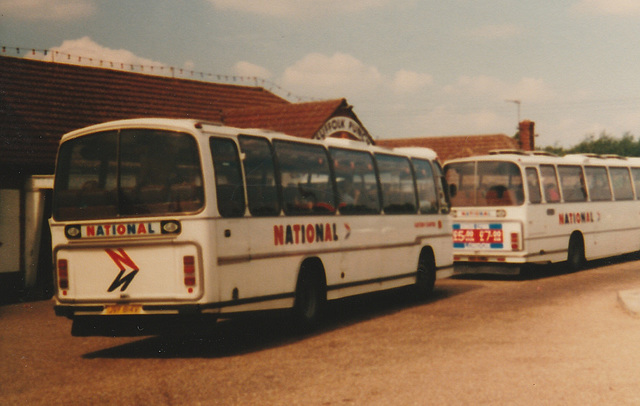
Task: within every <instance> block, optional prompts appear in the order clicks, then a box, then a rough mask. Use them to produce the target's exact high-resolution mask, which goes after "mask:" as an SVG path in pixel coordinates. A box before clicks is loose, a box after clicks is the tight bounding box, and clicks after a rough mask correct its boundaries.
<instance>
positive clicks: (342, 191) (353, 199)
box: [329, 148, 380, 214]
mask: <svg viewBox="0 0 640 406" xmlns="http://www.w3.org/2000/svg"><path fill="white" fill-rule="evenodd" d="M329 151H330V153H331V160H332V161H333V172H334V174H335V177H336V184H337V189H338V207H339V208H340V212H341V213H343V214H375V213H379V212H380V197H379V196H380V195H379V193H378V181H377V178H376V171H375V166H374V163H373V156H371V154H369V153H368V152H364V151H353V150H348V149H340V148H331V149H330V150H329Z"/></svg>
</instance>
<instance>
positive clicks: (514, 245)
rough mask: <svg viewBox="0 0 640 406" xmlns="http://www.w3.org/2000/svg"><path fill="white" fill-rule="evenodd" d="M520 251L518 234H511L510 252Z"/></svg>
mask: <svg viewBox="0 0 640 406" xmlns="http://www.w3.org/2000/svg"><path fill="white" fill-rule="evenodd" d="M519 249H520V237H519V236H518V233H511V250H512V251H518V250H519Z"/></svg>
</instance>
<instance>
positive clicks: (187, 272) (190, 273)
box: [182, 255, 196, 286]
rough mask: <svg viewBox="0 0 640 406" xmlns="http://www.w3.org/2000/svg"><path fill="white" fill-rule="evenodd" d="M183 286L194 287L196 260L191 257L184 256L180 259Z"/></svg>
mask: <svg viewBox="0 0 640 406" xmlns="http://www.w3.org/2000/svg"><path fill="white" fill-rule="evenodd" d="M182 265H183V272H184V285H185V286H195V285H196V259H195V257H194V256H193V255H186V256H184V257H183V258H182Z"/></svg>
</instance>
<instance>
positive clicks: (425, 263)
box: [415, 252, 436, 298]
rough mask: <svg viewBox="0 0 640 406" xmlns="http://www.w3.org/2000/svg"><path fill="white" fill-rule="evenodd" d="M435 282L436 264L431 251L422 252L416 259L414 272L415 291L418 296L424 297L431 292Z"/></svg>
mask: <svg viewBox="0 0 640 406" xmlns="http://www.w3.org/2000/svg"><path fill="white" fill-rule="evenodd" d="M435 283H436V264H435V261H434V259H433V255H432V254H431V253H427V252H423V253H422V254H421V255H420V259H419V260H418V271H417V274H416V285H415V287H416V292H417V294H418V297H420V298H426V297H428V296H429V295H431V293H432V292H433V287H434V285H435Z"/></svg>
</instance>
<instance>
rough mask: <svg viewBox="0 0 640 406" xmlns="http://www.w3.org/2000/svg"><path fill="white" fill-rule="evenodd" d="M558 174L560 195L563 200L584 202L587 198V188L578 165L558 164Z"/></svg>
mask: <svg viewBox="0 0 640 406" xmlns="http://www.w3.org/2000/svg"><path fill="white" fill-rule="evenodd" d="M558 174H559V175H560V185H561V187H562V196H563V197H564V201H565V202H584V201H586V200H587V193H586V190H587V188H586V185H585V183H584V176H583V174H582V168H581V167H580V166H574V165H562V166H559V167H558Z"/></svg>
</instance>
